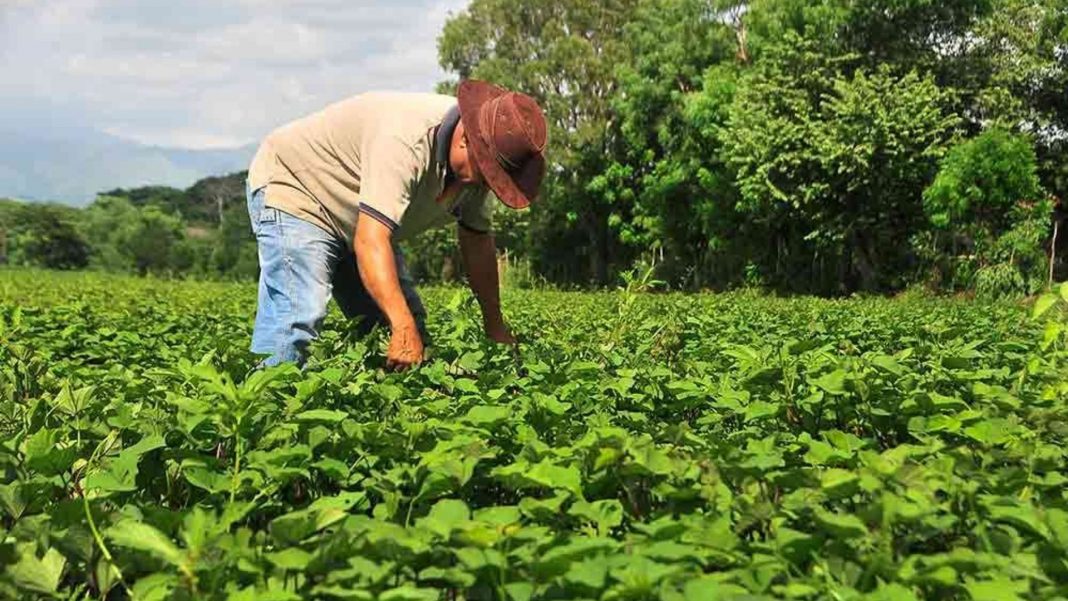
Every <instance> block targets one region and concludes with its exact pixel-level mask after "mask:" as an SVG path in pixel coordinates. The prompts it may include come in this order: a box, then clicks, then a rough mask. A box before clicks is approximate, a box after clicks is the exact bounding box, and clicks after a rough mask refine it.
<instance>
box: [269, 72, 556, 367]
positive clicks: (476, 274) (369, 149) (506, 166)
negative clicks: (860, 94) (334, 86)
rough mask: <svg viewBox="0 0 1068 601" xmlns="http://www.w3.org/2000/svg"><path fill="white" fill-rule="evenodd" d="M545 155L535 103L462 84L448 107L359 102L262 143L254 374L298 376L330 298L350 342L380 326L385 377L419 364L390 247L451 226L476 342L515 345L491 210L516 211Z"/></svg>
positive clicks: (430, 98)
mask: <svg viewBox="0 0 1068 601" xmlns="http://www.w3.org/2000/svg"><path fill="white" fill-rule="evenodd" d="M545 143H546V126H545V117H544V116H543V114H542V112H541V109H540V108H539V107H538V105H537V103H536V102H535V101H534V100H533V99H531V98H530V97H529V96H526V95H523V94H519V93H515V92H509V91H507V90H504V89H501V88H499V87H496V86H494V85H491V84H489V83H486V82H481V81H474V80H468V81H464V82H462V83H461V84H460V88H459V93H458V95H457V97H456V98H453V97H451V96H442V95H436V94H414V93H392V92H372V93H366V94H361V95H358V96H354V97H352V98H349V99H347V100H343V101H341V102H338V103H336V104H333V105H330V106H328V107H326V108H325V109H323V110H321V111H319V112H317V113H314V114H312V115H309V116H307V117H304V118H302V119H298V120H296V121H293V122H292V123H289V124H287V125H284V126H282V127H280V128H279V129H277V130H275V131H274V132H272V133H271V134H270V135H268V136H267V138H266V139H265V140H264V141H263V143H262V144H261V145H260V148H259V150H258V151H257V153H256V156H255V157H254V158H253V159H252V164H251V166H250V167H249V172H248V211H249V217H250V219H251V221H252V230H253V233H255V235H256V242H257V245H258V247H259V262H260V283H259V300H258V306H257V308H256V324H255V327H254V330H253V333H252V347H251V348H252V351H253V352H255V353H262V354H266V355H269V357H267V359H266V360H265V361H264V364H265V365H274V364H277V363H280V362H283V361H294V362H297V363H298V364H302V363H303V362H304V360H305V358H306V354H307V347H308V344H309V343H310V342H311V341H312V340H313V339H315V337H316V336H317V335H318V332H319V327H320V326H321V325H322V322H323V318H324V317H325V316H326V305H327V302H328V301H329V299H330V296H331V293H332V294H333V297H334V299H335V300H337V303H338V305H339V306H340V307H341V310H342V312H343V313H344V314H345V316H346V317H348V318H350V319H352V318H361V323H360V324H359V326H358V329H359V331H360V332H367V331H369V330H370V329H371V327H373V326H374V325H375V324H379V323H381V324H383V325H388V326H389V329H390V341H389V350H388V351H387V353H386V364H387V367H389V368H392V369H405V368H407V367H409V366H411V365H414V364H416V363H419V362H420V361H421V360H422V359H423V349H424V346H426V345H427V344H429V337H428V335H427V331H426V310H425V309H424V308H423V303H422V301H421V300H420V299H419V296H418V295H417V294H416V292H415V289H414V287H413V283H412V280H411V277H410V276H409V275H408V273H407V270H406V268H405V266H404V260H403V258H402V256H401V253H400V252H399V249H398V248H397V242H398V241H400V240H406V239H409V238H412V237H413V236H415V235H417V234H419V233H420V232H423V231H425V230H427V229H429V228H432V227H439V226H443V225H445V224H447V223H448V222H450V221H455V222H456V223H457V224H458V225H459V227H458V228H457V229H458V230H459V242H460V252H461V255H462V257H463V261H464V264H465V265H466V267H467V273H468V280H469V284H470V287H471V290H472V291H473V292H474V294H475V297H476V298H477V299H478V303H479V305H480V306H481V308H482V322H483V324H484V326H485V330H486V335H487V336H488V337H489V338H490V339H492V340H494V341H497V342H500V343H504V344H514V343H515V339H514V338H513V337H512V334H511V332H510V330H509V328H508V326H507V325H506V324H505V322H504V318H503V317H502V315H501V308H500V296H499V293H498V274H497V261H496V252H495V250H496V246H495V244H494V240H493V233H492V229H491V215H492V213H493V206H494V204H493V203H494V202H496V201H495V200H493V198H494V196H496V198H499V199H500V201H501V202H503V203H504V204H505V205H506V206H508V207H510V208H512V209H520V208H524V207H526V206H528V205H529V204H530V203H531V201H533V200H534V199H535V198H536V197H537V195H538V189H539V187H540V185H541V180H542V176H543V175H544V173H545V159H544V155H543V151H544V149H545ZM491 192H492V194H491Z"/></svg>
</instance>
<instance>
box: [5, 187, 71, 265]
mask: <svg viewBox="0 0 1068 601" xmlns="http://www.w3.org/2000/svg"><path fill="white" fill-rule="evenodd" d="M88 262H89V245H88V243H87V242H86V240H85V238H84V237H83V236H82V235H81V234H80V232H79V231H78V223H77V212H76V211H74V210H73V209H70V208H69V207H64V206H61V205H53V204H42V205H35V206H32V207H31V206H29V205H25V204H22V203H17V202H14V201H10V200H0V263H7V264H11V265H24V266H26V265H30V266H39V267H48V268H51V269H79V268H82V267H85V266H86V265H87V264H88Z"/></svg>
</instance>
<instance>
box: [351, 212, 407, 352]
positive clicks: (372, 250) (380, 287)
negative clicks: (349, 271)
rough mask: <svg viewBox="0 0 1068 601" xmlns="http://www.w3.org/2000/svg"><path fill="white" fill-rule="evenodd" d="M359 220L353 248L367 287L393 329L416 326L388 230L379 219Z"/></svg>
mask: <svg viewBox="0 0 1068 601" xmlns="http://www.w3.org/2000/svg"><path fill="white" fill-rule="evenodd" d="M360 221H361V222H364V223H361V224H360V225H357V228H356V235H355V238H354V240H353V251H354V252H355V253H356V265H357V267H358V269H359V272H360V279H362V280H363V285H364V287H365V288H367V292H368V293H369V294H370V295H371V298H372V299H374V301H375V303H377V304H378V307H379V308H380V309H381V310H382V313H384V314H385V316H386V319H387V320H389V326H390V329H392V330H394V331H396V330H397V329H399V328H406V327H411V328H414V327H415V318H414V317H412V312H411V310H410V309H409V308H408V301H407V300H405V298H404V293H403V292H402V291H401V285H400V279H399V278H398V276H397V264H396V259H395V257H394V255H393V245H392V241H391V239H390V233H389V231H388V229H386V228H385V227H384V226H382V225H381V224H379V223H377V222H374V223H366V222H373V221H374V220H372V219H361V220H360ZM361 225H362V226H364V227H363V229H361ZM383 230H385V231H383Z"/></svg>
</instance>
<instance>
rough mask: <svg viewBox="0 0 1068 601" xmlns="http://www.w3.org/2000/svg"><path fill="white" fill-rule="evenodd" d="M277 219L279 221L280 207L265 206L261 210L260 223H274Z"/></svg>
mask: <svg viewBox="0 0 1068 601" xmlns="http://www.w3.org/2000/svg"><path fill="white" fill-rule="evenodd" d="M275 221H278V209H273V208H271V207H264V209H263V210H262V211H260V219H259V222H260V223H274V222H275Z"/></svg>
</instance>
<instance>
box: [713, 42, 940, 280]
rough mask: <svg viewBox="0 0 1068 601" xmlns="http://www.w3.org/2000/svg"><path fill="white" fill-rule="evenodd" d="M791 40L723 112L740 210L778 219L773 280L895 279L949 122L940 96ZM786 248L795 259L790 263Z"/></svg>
mask: <svg viewBox="0 0 1068 601" xmlns="http://www.w3.org/2000/svg"><path fill="white" fill-rule="evenodd" d="M788 40H792V41H790V42H788V44H786V45H784V46H783V47H782V48H781V49H779V50H778V51H777V53H776V54H771V55H769V56H766V57H765V59H764V61H763V63H762V65H761V66H760V68H759V69H758V70H757V71H756V72H754V73H753V74H752V77H751V78H749V79H748V80H747V81H746V85H744V86H743V87H742V88H741V89H740V90H739V93H738V95H737V97H736V100H735V103H734V105H733V106H732V108H731V113H730V118H729V121H728V124H727V128H728V132H727V134H726V135H725V137H724V143H725V145H726V147H725V155H726V157H727V161H728V163H729V164H730V165H731V167H732V168H734V169H735V170H736V181H737V185H738V188H739V190H740V194H741V201H742V202H741V204H740V208H741V210H742V211H743V212H744V213H746V214H747V215H749V216H750V217H751V218H754V219H757V220H762V221H764V222H765V223H767V224H769V225H772V224H775V223H779V224H782V226H781V227H780V228H779V233H778V234H777V236H778V237H779V238H780V240H781V242H780V244H782V247H781V248H782V250H781V251H780V252H779V253H778V256H777V269H776V273H777V274H782V275H781V277H796V276H797V274H798V273H804V272H805V271H807V272H810V273H812V275H814V276H817V277H819V278H820V279H826V278H828V277H829V280H827V285H830V284H832V283H839V285H840V286H841V288H842V289H843V290H850V289H856V288H861V289H865V290H876V289H887V288H890V287H894V286H900V285H901V284H902V283H903V282H901V281H899V280H898V278H897V276H898V275H899V274H901V273H902V269H901V267H902V265H903V264H905V263H906V262H907V261H908V256H907V253H906V252H905V250H906V249H907V247H906V245H903V244H901V240H903V239H907V238H908V235H909V233H910V232H911V231H914V229H915V228H916V227H918V225H919V224H922V216H923V211H922V208H921V205H920V195H921V193H922V191H923V189H924V187H926V185H927V184H928V182H929V181H930V180H931V178H932V177H933V175H934V172H935V169H936V168H937V162H938V159H939V158H940V157H941V155H942V153H943V152H944V149H945V147H946V145H947V143H948V141H949V138H950V137H951V135H952V132H953V128H954V125H955V123H956V122H957V118H956V117H955V116H954V115H946V114H943V112H942V110H941V108H940V107H942V106H944V105H945V104H946V96H947V92H946V91H944V90H942V89H940V88H939V87H938V86H937V85H936V84H935V83H934V81H933V80H932V79H931V78H930V77H923V76H920V75H919V74H917V73H909V74H906V75H903V76H897V75H895V74H894V73H893V72H892V70H891V69H890V68H889V67H883V68H880V69H878V70H875V71H873V72H869V71H868V70H867V69H857V70H854V71H853V74H852V75H846V74H845V73H843V72H842V70H841V69H840V66H839V63H840V62H842V61H845V62H848V61H849V58H848V57H846V58H845V59H834V58H828V57H827V56H825V55H823V54H821V53H819V52H818V51H816V50H815V49H814V48H813V46H812V45H811V44H810V43H808V42H806V41H804V40H800V39H797V38H796V37H795V36H792V37H791V38H788ZM787 253H793V254H794V255H795V257H794V258H795V259H796V258H800V259H801V265H798V264H797V261H796V260H794V261H793V264H792V265H791V266H790V268H788V269H786V268H785V267H786V265H787V264H788V263H787V262H786V259H787V257H785V256H784V255H785V254H787ZM798 254H799V255H800V256H799V257H798V256H796V255H798ZM805 263H808V266H809V267H808V269H806V270H804V271H799V268H801V267H802V266H803V265H804V264H805ZM828 266H830V267H832V269H830V270H828V269H827V267H828ZM813 272H814V273H813Z"/></svg>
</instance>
